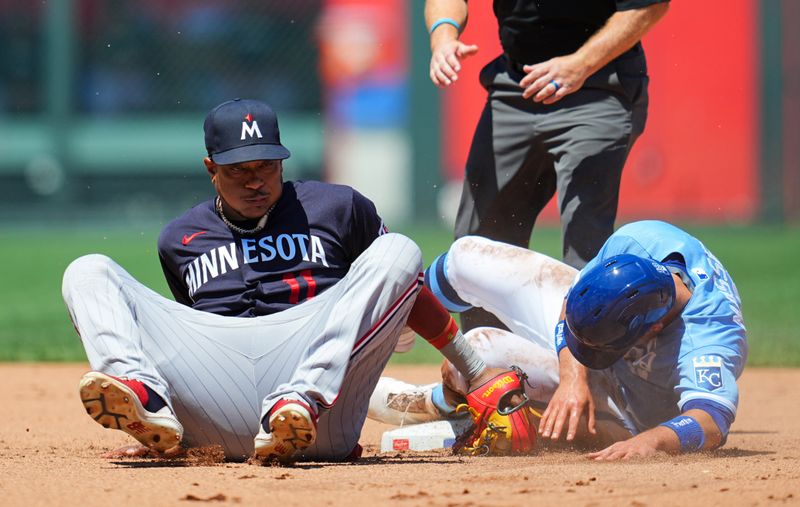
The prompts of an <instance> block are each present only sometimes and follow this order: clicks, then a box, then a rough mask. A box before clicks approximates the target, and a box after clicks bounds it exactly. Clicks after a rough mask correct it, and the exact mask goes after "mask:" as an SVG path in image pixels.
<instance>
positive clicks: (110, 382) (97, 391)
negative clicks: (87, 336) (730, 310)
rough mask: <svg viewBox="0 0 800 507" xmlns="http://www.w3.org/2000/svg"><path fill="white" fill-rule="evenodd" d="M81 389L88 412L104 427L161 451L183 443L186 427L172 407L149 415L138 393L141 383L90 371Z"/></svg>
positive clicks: (81, 384) (80, 386) (83, 379)
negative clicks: (179, 420)
mask: <svg viewBox="0 0 800 507" xmlns="http://www.w3.org/2000/svg"><path fill="white" fill-rule="evenodd" d="M137 384H139V385H137ZM79 389H80V395H81V401H82V402H83V406H84V407H86V413H87V414H89V415H90V416H91V417H92V419H94V420H95V421H97V423H98V424H101V425H102V426H103V427H104V428H110V429H115V430H122V431H124V432H125V433H127V434H128V435H130V436H132V437H133V438H135V439H136V440H138V441H139V442H141V443H142V444H143V445H145V446H147V447H149V448H151V449H155V450H156V451H159V452H164V451H166V450H167V449H171V448H173V447H175V446H176V445H178V444H180V443H181V438H182V437H183V426H181V423H179V422H178V419H176V418H175V416H174V415H173V414H172V412H171V411H170V409H169V407H164V408H162V409H161V410H159V411H158V412H149V411H148V410H146V409H145V408H144V406H143V405H142V401H141V399H140V397H139V396H140V395H139V394H137V392H136V391H135V390H134V389H136V390H138V391H140V392H144V387H143V386H142V385H141V382H140V381H138V380H129V379H126V378H123V377H112V376H110V375H106V374H105V373H100V372H98V371H90V372H89V373H87V374H86V375H84V376H83V378H81V381H80V384H79Z"/></svg>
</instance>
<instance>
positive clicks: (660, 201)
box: [442, 0, 760, 222]
mask: <svg viewBox="0 0 800 507" xmlns="http://www.w3.org/2000/svg"><path fill="white" fill-rule="evenodd" d="M758 26H759V23H758V5H757V2H756V0H741V1H737V2H730V1H726V0H704V1H703V2H688V1H679V0H675V1H673V2H672V3H671V8H670V10H669V12H668V13H667V15H666V17H665V18H664V19H663V20H662V21H661V22H660V23H659V24H658V25H657V26H656V27H655V28H654V29H653V31H652V32H651V33H649V34H648V35H647V36H646V38H645V40H644V45H645V50H646V52H647V57H648V65H649V73H650V78H651V81H650V109H649V118H648V123H647V128H646V130H645V133H644V134H643V135H642V137H641V138H639V140H638V142H637V143H636V146H635V147H634V150H633V152H632V153H631V157H630V158H629V160H628V164H627V166H626V168H625V171H624V173H623V183H622V190H621V199H620V212H619V219H620V220H621V221H626V220H630V219H634V218H647V217H650V218H663V219H678V220H681V219H686V220H694V219H696V220H702V221H709V222H723V221H740V220H749V219H752V218H754V217H755V214H756V212H757V209H758V187H757V184H758V178H757V176H758V175H757V168H758V156H759V152H758V150H759V143H758V135H759V123H758V122H759V116H758V110H759V106H758V104H759V89H758V79H759V74H760V63H759V54H758V51H759V42H758V41H759V34H758ZM462 40H463V41H465V42H467V43H477V44H478V45H479V46H480V52H479V53H478V55H477V56H475V57H473V58H472V59H471V60H468V61H467V62H465V65H464V70H463V71H462V75H461V77H460V79H459V81H458V83H456V85H454V86H452V87H451V89H448V90H444V91H443V92H442V93H443V97H442V98H443V109H444V111H443V122H442V129H443V133H442V140H443V143H444V150H443V165H444V171H445V177H446V178H449V179H453V178H457V179H460V178H462V177H463V170H464V169H463V168H464V163H465V161H466V157H467V152H468V150H469V144H470V141H471V139H472V132H473V129H474V126H475V124H476V123H477V119H478V117H479V116H480V111H481V109H482V108H483V105H484V102H485V99H486V94H485V91H484V90H483V89H482V88H481V87H480V85H479V84H478V79H477V75H478V71H479V70H480V68H481V67H482V65H484V64H485V63H486V62H488V61H490V60H491V59H492V58H494V57H495V56H496V55H497V54H499V52H500V47H499V43H498V41H497V24H496V21H495V19H494V16H493V15H492V12H491V2H488V1H486V2H471V3H470V23H469V25H468V27H467V29H466V31H465V32H464V34H463V36H462ZM546 217H547V218H548V219H550V220H555V219H557V214H556V212H555V206H554V203H551V204H550V206H549V207H548V209H547V211H546Z"/></svg>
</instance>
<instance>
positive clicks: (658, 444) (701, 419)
mask: <svg viewBox="0 0 800 507" xmlns="http://www.w3.org/2000/svg"><path fill="white" fill-rule="evenodd" d="M681 417H691V418H692V419H694V420H695V421H696V422H697V424H699V426H700V428H701V429H702V432H703V444H702V446H701V447H700V449H698V450H710V449H716V448H717V447H719V445H720V443H721V442H722V433H721V432H720V431H719V428H717V425H716V423H715V422H714V420H713V419H712V418H711V416H710V415H709V414H708V413H707V412H705V411H704V410H687V411H686V412H684V413H683V414H681ZM634 438H639V439H648V440H650V441H651V442H652V446H653V448H654V449H657V450H659V451H664V452H667V453H670V454H677V453H680V452H686V451H687V450H686V449H685V448H684V444H682V442H681V438H680V437H679V435H678V433H677V432H676V431H675V430H673V429H671V428H670V427H667V426H656V427H655V428H652V429H649V430H647V431H645V432H643V433H640V434H639V435H637V436H636V437H634Z"/></svg>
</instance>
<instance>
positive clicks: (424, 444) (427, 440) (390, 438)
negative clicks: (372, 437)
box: [381, 417, 472, 452]
mask: <svg viewBox="0 0 800 507" xmlns="http://www.w3.org/2000/svg"><path fill="white" fill-rule="evenodd" d="M471 422H472V421H471V420H470V419H469V418H468V417H465V418H463V419H452V420H447V421H433V422H428V423H423V424H410V425H408V426H402V427H400V428H397V429H394V430H390V431H385V432H384V433H383V436H382V437H381V452H397V451H430V450H432V449H449V448H450V447H453V444H454V443H455V441H456V435H460V434H461V433H462V432H463V431H464V430H466V429H467V428H468V427H469V425H470V424H471Z"/></svg>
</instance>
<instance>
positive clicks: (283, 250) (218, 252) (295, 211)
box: [158, 181, 385, 317]
mask: <svg viewBox="0 0 800 507" xmlns="http://www.w3.org/2000/svg"><path fill="white" fill-rule="evenodd" d="M384 232H385V227H384V225H383V222H382V220H381V218H380V217H379V216H378V213H377V211H376V210H375V205H374V204H373V203H372V201H370V200H369V199H367V198H366V197H364V196H363V195H361V194H359V193H358V192H356V191H355V190H353V189H352V188H350V187H347V186H343V185H331V184H328V183H321V182H317V181H308V182H303V181H297V182H292V181H287V182H285V183H284V184H283V193H282V195H281V198H280V199H279V200H278V203H277V204H276V206H275V208H274V209H273V210H272V213H270V216H269V220H268V222H267V225H266V227H265V228H264V229H263V230H261V231H259V232H257V233H254V234H252V235H240V234H237V233H235V232H233V231H232V230H231V229H230V228H228V227H227V226H226V225H225V223H223V221H222V219H221V218H220V217H219V215H217V213H216V209H215V206H214V199H212V200H209V201H206V202H203V203H201V204H198V205H197V206H195V207H193V208H192V209H190V210H188V211H187V212H186V213H184V214H183V215H181V216H180V217H178V218H177V219H175V220H173V221H172V222H170V223H169V224H167V226H166V227H164V229H163V230H162V231H161V235H160V236H159V238H158V254H159V259H160V260H161V267H162V269H163V270H164V276H165V277H166V279H167V284H168V285H169V288H170V290H171V291H172V294H173V295H174V296H175V300H176V301H178V302H179V303H183V304H185V305H188V306H191V307H193V308H195V309H197V310H202V311H205V312H211V313H216V314H219V315H228V316H238V317H255V316H260V315H269V314H271V313H275V312H279V311H282V310H285V309H287V308H289V307H291V306H293V305H296V304H298V303H301V302H303V301H305V300H306V299H311V298H313V297H314V296H315V295H318V294H320V293H321V292H323V291H324V290H325V289H327V288H329V287H331V286H332V285H334V284H335V283H336V282H338V281H339V280H341V279H342V277H344V275H345V274H346V273H347V271H348V270H349V269H350V265H351V264H352V263H353V261H354V260H355V259H356V258H357V257H358V256H359V255H360V254H361V253H362V252H363V251H364V250H365V249H366V248H367V247H368V246H369V245H370V244H372V242H373V241H374V240H375V238H377V237H378V236H379V235H380V234H383V233H384Z"/></svg>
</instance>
